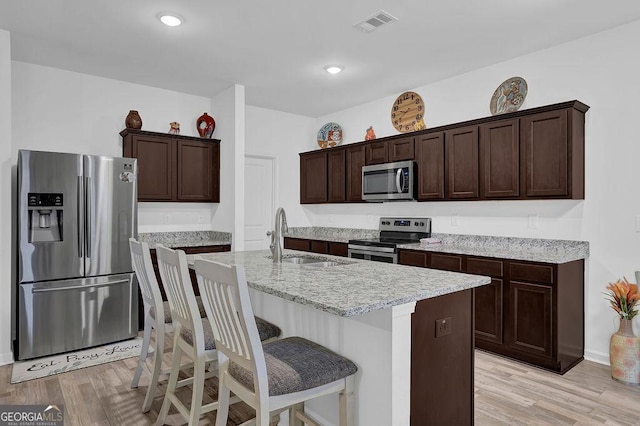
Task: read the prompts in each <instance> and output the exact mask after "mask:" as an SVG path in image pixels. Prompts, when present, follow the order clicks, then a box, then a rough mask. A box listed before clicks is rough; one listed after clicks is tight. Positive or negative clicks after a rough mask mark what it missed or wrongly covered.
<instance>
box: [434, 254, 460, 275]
mask: <svg viewBox="0 0 640 426" xmlns="http://www.w3.org/2000/svg"><path fill="white" fill-rule="evenodd" d="M429 267H430V268H433V269H442V270H445V271H454V272H461V271H462V256H453V255H449V254H431V265H430V266H429Z"/></svg>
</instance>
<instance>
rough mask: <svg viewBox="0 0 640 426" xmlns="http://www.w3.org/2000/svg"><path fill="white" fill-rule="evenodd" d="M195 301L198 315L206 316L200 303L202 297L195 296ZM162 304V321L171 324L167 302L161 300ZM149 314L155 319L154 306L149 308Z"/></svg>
mask: <svg viewBox="0 0 640 426" xmlns="http://www.w3.org/2000/svg"><path fill="white" fill-rule="evenodd" d="M196 302H197V303H198V310H199V311H200V317H201V318H205V317H206V316H207V312H206V311H205V310H204V305H203V304H202V298H201V297H200V296H196ZM162 306H163V307H164V323H165V324H171V308H170V307H169V302H163V303H162ZM149 315H151V318H153V319H156V308H155V306H152V307H151V309H150V310H149Z"/></svg>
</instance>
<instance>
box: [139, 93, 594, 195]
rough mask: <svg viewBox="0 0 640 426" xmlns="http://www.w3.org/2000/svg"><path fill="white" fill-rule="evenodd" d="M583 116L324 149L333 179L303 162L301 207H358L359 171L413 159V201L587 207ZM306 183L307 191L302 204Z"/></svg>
mask: <svg viewBox="0 0 640 426" xmlns="http://www.w3.org/2000/svg"><path fill="white" fill-rule="evenodd" d="M588 110H589V107H588V106H587V105H585V104H583V103H582V102H579V101H569V102H563V103H559V104H554V105H546V106H542V107H538V108H532V109H529V110H522V111H516V112H511V113H506V114H499V115H496V116H491V117H484V118H479V119H477V120H470V121H466V122H462V123H455V124H448V125H444V126H439V127H435V128H431V129H426V130H420V131H417V132H412V133H407V134H403V135H395V136H391V137H387V138H381V139H376V140H374V141H365V142H358V143H354V144H350V145H348V146H340V147H334V148H328V149H325V150H324V151H323V153H325V154H327V155H328V156H331V160H328V159H325V166H326V162H327V161H331V162H332V165H331V166H330V167H331V171H330V172H327V170H325V172H324V174H323V175H309V173H310V172H307V171H303V170H302V167H303V165H302V162H301V170H300V172H301V174H300V182H301V202H305V203H327V202H330V203H334V202H345V201H346V202H362V166H363V165H366V164H380V163H389V162H394V161H404V160H411V159H413V160H414V161H415V163H416V169H417V174H416V179H417V186H418V192H417V198H418V201H438V200H445V201H454V200H500V199H502V200H509V199H512V200H515V199H518V200H526V199H554V198H555V199H577V200H579V199H584V120H585V113H586V112H587V111H588ZM148 143H149V144H151V143H153V142H152V141H148ZM341 150H345V151H344V152H345V154H344V163H345V172H344V179H345V199H344V200H343V199H342V194H341V188H342V184H341V179H342V175H341V168H340V166H339V163H340V161H341V156H342V154H338V153H337V152H338V151H341ZM334 152H335V153H336V154H335V155H333V153H334ZM307 154H309V155H316V156H317V155H318V154H317V151H315V152H309V153H302V154H301V158H302V155H307ZM318 158H319V157H316V161H319V160H318ZM301 161H302V160H301ZM167 167H169V165H165V168H167ZM321 176H324V177H325V182H324V183H322V182H319V179H320V177H321ZM310 179H314V180H315V182H312V181H311V180H310ZM303 180H304V184H305V185H307V186H310V187H309V188H307V189H308V191H307V192H308V193H307V194H306V196H303V194H302V189H303V186H304V185H303ZM143 186H144V185H143ZM167 188H168V187H167V184H166V182H165V186H164V187H162V186H160V187H158V188H156V191H157V193H158V194H160V195H162V194H164V193H166V192H167V191H168V189H167ZM312 189H313V191H312ZM322 191H324V192H322ZM310 194H314V195H312V196H309V195H310ZM303 199H304V200H306V201H302V200H303Z"/></svg>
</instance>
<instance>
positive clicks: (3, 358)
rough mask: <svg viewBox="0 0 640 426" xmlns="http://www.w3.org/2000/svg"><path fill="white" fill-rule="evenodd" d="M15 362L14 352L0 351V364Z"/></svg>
mask: <svg viewBox="0 0 640 426" xmlns="http://www.w3.org/2000/svg"><path fill="white" fill-rule="evenodd" d="M7 364H13V352H5V353H0V365H7Z"/></svg>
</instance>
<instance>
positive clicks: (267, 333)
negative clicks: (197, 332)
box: [180, 317, 281, 350]
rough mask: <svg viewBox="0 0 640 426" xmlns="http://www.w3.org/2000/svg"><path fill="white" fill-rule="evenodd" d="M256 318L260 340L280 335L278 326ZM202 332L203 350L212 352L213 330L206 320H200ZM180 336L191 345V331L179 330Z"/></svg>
mask: <svg viewBox="0 0 640 426" xmlns="http://www.w3.org/2000/svg"><path fill="white" fill-rule="evenodd" d="M255 318H256V325H257V326H258V334H260V340H261V341H265V340H268V339H273V338H276V337H278V336H279V335H280V333H281V330H280V328H279V327H278V326H276V325H273V324H271V323H270V322H268V321H265V320H263V319H262V318H258V317H255ZM202 331H203V333H204V348H205V349H206V350H212V349H215V348H216V340H215V337H214V336H213V330H212V329H211V323H210V322H209V320H207V319H206V318H202ZM180 336H182V338H183V339H184V340H185V341H186V342H187V343H189V344H190V345H193V336H192V335H191V330H188V329H186V328H183V329H182V330H180Z"/></svg>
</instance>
